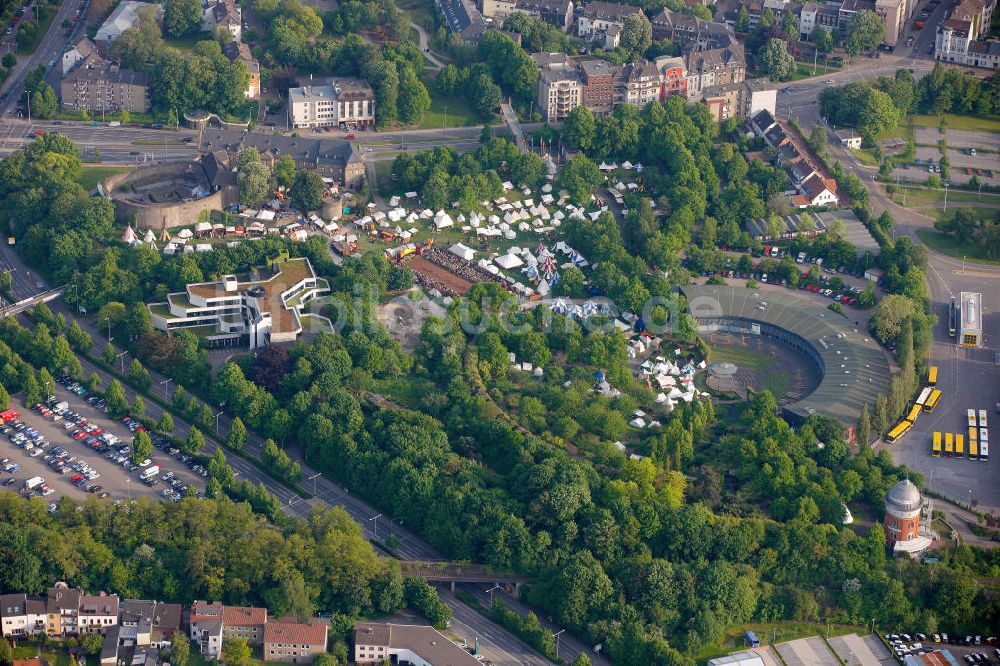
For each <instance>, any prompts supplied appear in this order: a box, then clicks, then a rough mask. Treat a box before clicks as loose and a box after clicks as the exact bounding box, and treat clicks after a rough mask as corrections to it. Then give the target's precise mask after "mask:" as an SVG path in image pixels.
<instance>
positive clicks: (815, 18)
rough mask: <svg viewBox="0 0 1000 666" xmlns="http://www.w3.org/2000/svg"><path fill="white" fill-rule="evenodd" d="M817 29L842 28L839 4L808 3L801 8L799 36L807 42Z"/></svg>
mask: <svg viewBox="0 0 1000 666" xmlns="http://www.w3.org/2000/svg"><path fill="white" fill-rule="evenodd" d="M817 27H822V28H824V29H825V30H827V31H830V30H834V29H835V28H836V29H839V28H840V3H839V2H806V3H805V4H803V5H802V6H801V7H800V8H799V36H800V38H801V39H803V40H807V39H809V38H810V36H811V35H812V33H813V30H815V29H816V28H817Z"/></svg>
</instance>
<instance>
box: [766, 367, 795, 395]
mask: <svg viewBox="0 0 1000 666" xmlns="http://www.w3.org/2000/svg"><path fill="white" fill-rule="evenodd" d="M791 387H792V378H791V377H790V376H789V375H788V373H787V372H784V371H779V372H772V373H769V374H766V375H764V376H763V377H761V388H762V389H764V390H765V391H770V392H771V395H773V396H774V397H775V399H778V398H781V396H783V395H785V394H786V393H788V389H790V388H791Z"/></svg>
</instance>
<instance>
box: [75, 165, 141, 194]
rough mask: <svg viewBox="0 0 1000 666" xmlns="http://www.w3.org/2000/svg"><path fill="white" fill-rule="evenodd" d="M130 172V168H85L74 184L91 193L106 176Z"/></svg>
mask: <svg viewBox="0 0 1000 666" xmlns="http://www.w3.org/2000/svg"><path fill="white" fill-rule="evenodd" d="M131 170H132V168H131V167H106V166H85V167H83V169H82V171H81V173H80V178H79V179H78V180H77V181H76V182H78V183H80V185H82V186H83V189H85V190H87V191H88V192H92V191H93V190H95V189H97V184H98V183H99V182H101V181H102V180H104V179H105V178H107V177H108V176H113V175H114V174H116V173H126V172H128V171H131Z"/></svg>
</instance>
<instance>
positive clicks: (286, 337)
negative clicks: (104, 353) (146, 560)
mask: <svg viewBox="0 0 1000 666" xmlns="http://www.w3.org/2000/svg"><path fill="white" fill-rule="evenodd" d="M272 270H273V274H272V275H270V277H267V278H262V279H251V280H246V281H243V282H240V281H239V280H238V279H237V278H236V276H235V275H227V276H225V277H223V278H222V280H220V281H218V282H201V283H197V284H189V285H188V286H187V290H186V291H183V292H176V293H172V294H168V295H167V301H166V302H163V303H152V304H150V306H149V310H150V313H151V315H152V320H153V327H154V328H157V329H159V330H161V331H166V332H170V331H173V330H177V329H181V328H191V327H200V328H205V327H207V328H213V329H214V330H215V333H214V335H211V336H210V338H211V339H214V340H239V339H241V338H242V337H243V336H246V337H247V339H248V341H249V347H250V348H251V349H256V348H257V347H263V346H265V345H267V344H269V343H271V342H292V341H294V340H295V339H296V338H297V337H298V336H299V334H301V333H302V330H303V320H304V319H306V318H307V317H308V320H307V321H309V322H315V323H316V324H317V325H320V326H322V327H323V328H324V329H329V326H330V322H329V320H327V319H326V318H325V317H321V316H319V315H316V314H306V313H305V312H304V309H305V305H306V304H307V303H308V302H309V301H311V300H312V299H314V298H316V297H317V296H321V295H323V294H327V293H329V292H330V286H329V284H328V283H327V281H326V280H324V279H323V278H318V277H316V274H315V272H313V268H312V264H310V263H309V260H308V259H306V258H301V259H290V260H288V261H285V262H282V263H274V264H273V265H272ZM223 609H224V610H223ZM191 612H192V636H191V638H192V640H193V639H195V638H196V636H195V635H194V633H193V632H194V624H195V622H194V620H195V619H201V618H205V619H206V620H211V619H214V618H216V617H218V618H221V619H223V620H224V621H225V631H226V632H227V633H226V634H225V635H226V636H227V637H228V636H230V635H238V636H243V637H245V638H247V639H248V640H251V641H252V642H255V643H256V644H258V645H259V644H260V640H261V635H260V632H261V631H263V626H264V623H265V622H266V621H267V610H266V609H262V608H240V607H235V606H225V607H223V606H222V605H221V604H206V603H196V604H194V605H193V606H192V611H191ZM209 624H211V623H206V625H205V627H206V628H208V627H209ZM197 638H199V639H201V636H200V634H199V636H198V637H197Z"/></svg>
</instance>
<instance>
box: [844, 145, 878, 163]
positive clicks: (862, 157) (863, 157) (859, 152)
mask: <svg viewBox="0 0 1000 666" xmlns="http://www.w3.org/2000/svg"><path fill="white" fill-rule="evenodd" d="M850 150H851V154H852V155H854V157H856V158H857V160H858V161H859V162H861V163H862V164H864V165H865V166H873V167H877V166H878V160H877V159H875V156H874V155H872V153H871V151H870V150H867V149H855V148H851V149H850Z"/></svg>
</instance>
